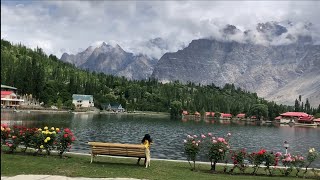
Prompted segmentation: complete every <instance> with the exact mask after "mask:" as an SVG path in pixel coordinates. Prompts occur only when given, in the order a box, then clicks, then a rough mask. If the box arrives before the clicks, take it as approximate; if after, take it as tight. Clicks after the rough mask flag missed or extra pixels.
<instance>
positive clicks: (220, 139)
mask: <svg viewBox="0 0 320 180" xmlns="http://www.w3.org/2000/svg"><path fill="white" fill-rule="evenodd" d="M218 141H219V142H225V141H226V140H225V139H224V138H221V137H220V138H218Z"/></svg>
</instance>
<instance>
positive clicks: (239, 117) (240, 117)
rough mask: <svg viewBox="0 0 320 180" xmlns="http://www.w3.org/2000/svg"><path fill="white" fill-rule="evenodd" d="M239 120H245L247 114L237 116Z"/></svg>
mask: <svg viewBox="0 0 320 180" xmlns="http://www.w3.org/2000/svg"><path fill="white" fill-rule="evenodd" d="M236 117H237V118H238V119H244V118H245V117H246V114H244V113H240V114H238V115H237V116H236Z"/></svg>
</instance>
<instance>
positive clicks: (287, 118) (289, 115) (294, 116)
mask: <svg viewBox="0 0 320 180" xmlns="http://www.w3.org/2000/svg"><path fill="white" fill-rule="evenodd" d="M280 115H281V119H280V121H279V122H280V123H281V124H286V123H294V122H298V120H299V119H300V118H302V117H309V116H310V115H309V114H307V113H304V112H286V113H283V114H280Z"/></svg>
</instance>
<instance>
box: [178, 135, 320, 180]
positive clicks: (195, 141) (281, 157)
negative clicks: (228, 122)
mask: <svg viewBox="0 0 320 180" xmlns="http://www.w3.org/2000/svg"><path fill="white" fill-rule="evenodd" d="M230 138H231V133H228V134H227V135H226V136H225V137H215V136H213V134H212V133H207V134H201V135H199V136H197V135H187V137H186V139H185V140H184V148H185V155H186V157H187V160H188V162H189V165H190V167H191V170H193V171H194V170H196V161H197V160H198V159H199V158H200V157H204V158H207V160H208V161H210V162H211V169H210V170H211V171H212V172H214V173H227V174H235V173H236V174H251V175H257V173H258V171H259V169H261V170H262V171H259V175H265V176H273V175H281V176H289V175H291V176H295V177H306V174H307V173H308V171H312V172H314V174H315V176H317V177H319V176H318V175H319V173H318V172H317V170H316V169H314V168H309V167H310V165H311V164H312V163H313V162H314V161H315V160H316V159H317V158H318V156H319V153H318V152H317V151H316V150H315V149H314V148H310V149H309V151H308V152H307V153H306V155H305V156H303V155H301V154H295V155H293V154H290V153H286V154H282V153H281V152H273V151H267V150H266V149H260V150H259V151H258V152H247V150H246V149H245V148H242V149H232V148H231V145H230V143H229V140H230ZM218 162H222V163H225V166H224V168H223V169H222V170H221V171H218V172H217V171H216V165H217V163H218ZM228 162H231V164H232V165H231V166H230V165H229V164H228ZM261 172H262V173H261Z"/></svg>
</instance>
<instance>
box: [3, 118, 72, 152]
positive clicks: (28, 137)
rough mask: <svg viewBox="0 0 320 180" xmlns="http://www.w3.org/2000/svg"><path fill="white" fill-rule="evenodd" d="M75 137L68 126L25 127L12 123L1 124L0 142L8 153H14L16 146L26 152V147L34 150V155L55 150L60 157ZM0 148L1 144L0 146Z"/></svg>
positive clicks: (70, 145)
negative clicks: (9, 124) (6, 148)
mask: <svg viewBox="0 0 320 180" xmlns="http://www.w3.org/2000/svg"><path fill="white" fill-rule="evenodd" d="M73 141H75V137H74V135H73V133H72V132H71V130H70V129H69V128H61V129H60V128H55V127H51V128H48V127H47V126H46V127H44V128H43V129H42V128H27V127H24V126H17V125H14V126H13V127H12V128H10V127H8V125H7V124H1V143H2V145H5V146H7V147H8V148H9V149H8V152H9V153H14V152H15V151H16V150H17V148H20V149H21V151H22V152H26V151H27V149H28V148H30V149H33V150H34V155H37V154H40V153H42V152H46V154H47V155H50V154H51V152H52V151H53V150H56V151H57V152H58V154H59V156H60V157H62V156H63V153H65V152H66V151H69V150H70V148H71V147H72V142H73ZM1 149H2V146H1Z"/></svg>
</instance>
